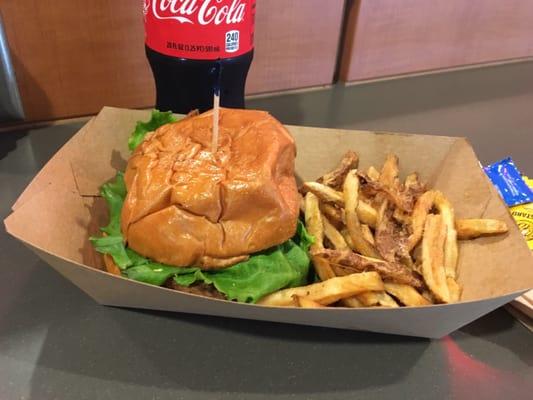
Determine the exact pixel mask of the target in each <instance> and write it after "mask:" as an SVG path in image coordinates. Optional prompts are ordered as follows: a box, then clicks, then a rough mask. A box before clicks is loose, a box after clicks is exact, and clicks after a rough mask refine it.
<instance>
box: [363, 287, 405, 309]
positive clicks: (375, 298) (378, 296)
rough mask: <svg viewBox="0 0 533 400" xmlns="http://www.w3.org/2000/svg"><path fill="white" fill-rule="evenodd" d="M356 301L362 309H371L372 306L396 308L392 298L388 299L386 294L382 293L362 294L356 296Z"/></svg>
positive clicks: (396, 304) (396, 305)
mask: <svg viewBox="0 0 533 400" xmlns="http://www.w3.org/2000/svg"><path fill="white" fill-rule="evenodd" d="M356 297H357V300H359V302H360V303H361V304H362V305H363V306H364V307H373V306H380V307H391V308H392V307H398V303H396V301H394V299H393V298H392V297H390V296H389V295H388V294H387V293H385V292H384V291H379V292H364V293H361V294H358V295H357V296H356Z"/></svg>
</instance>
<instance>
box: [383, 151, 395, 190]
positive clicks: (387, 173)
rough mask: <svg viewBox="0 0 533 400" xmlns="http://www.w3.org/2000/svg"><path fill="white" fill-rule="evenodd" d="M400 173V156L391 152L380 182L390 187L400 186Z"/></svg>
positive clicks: (384, 165)
mask: <svg viewBox="0 0 533 400" xmlns="http://www.w3.org/2000/svg"><path fill="white" fill-rule="evenodd" d="M399 174H400V168H399V161H398V156H396V155H395V154H389V155H388V156H387V159H386V160H385V163H384V164H383V167H382V168H381V174H380V176H379V182H380V183H382V184H383V185H385V186H388V187H390V188H395V187H397V186H398V183H399V182H398V175H399Z"/></svg>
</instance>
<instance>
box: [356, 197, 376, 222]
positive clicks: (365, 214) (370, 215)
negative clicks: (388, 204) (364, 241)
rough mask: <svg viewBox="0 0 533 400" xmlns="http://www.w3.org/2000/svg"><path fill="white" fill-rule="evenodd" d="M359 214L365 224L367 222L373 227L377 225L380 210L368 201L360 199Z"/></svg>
mask: <svg viewBox="0 0 533 400" xmlns="http://www.w3.org/2000/svg"><path fill="white" fill-rule="evenodd" d="M357 216H358V217H359V220H360V221H361V222H362V223H363V224H367V225H368V226H370V227H371V228H375V227H376V225H377V219H378V212H377V211H376V209H375V208H374V207H372V206H371V205H370V204H368V203H367V202H365V201H362V200H359V202H358V204H357Z"/></svg>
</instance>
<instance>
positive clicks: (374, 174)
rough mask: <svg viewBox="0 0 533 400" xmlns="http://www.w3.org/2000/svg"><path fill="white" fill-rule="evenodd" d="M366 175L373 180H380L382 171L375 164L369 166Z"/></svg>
mask: <svg viewBox="0 0 533 400" xmlns="http://www.w3.org/2000/svg"><path fill="white" fill-rule="evenodd" d="M366 175H367V176H368V177H369V178H370V179H371V180H373V181H376V182H377V181H379V177H380V173H379V171H378V170H377V169H376V168H375V167H374V166H370V167H368V170H367V171H366Z"/></svg>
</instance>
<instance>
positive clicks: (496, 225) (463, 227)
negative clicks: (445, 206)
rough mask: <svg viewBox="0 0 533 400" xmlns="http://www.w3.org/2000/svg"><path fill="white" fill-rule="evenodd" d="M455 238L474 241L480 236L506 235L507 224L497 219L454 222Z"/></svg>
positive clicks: (459, 220)
mask: <svg viewBox="0 0 533 400" xmlns="http://www.w3.org/2000/svg"><path fill="white" fill-rule="evenodd" d="M455 228H456V229H457V238H458V239H461V240H464V239H475V238H478V237H480V236H488V235H497V234H500V233H506V232H507V231H508V230H509V229H508V228H507V224H506V223H505V222H503V221H500V220H497V219H458V220H456V221H455Z"/></svg>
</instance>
